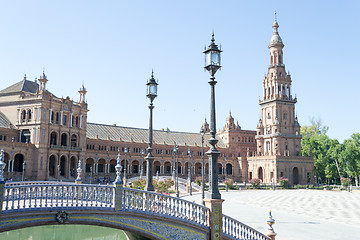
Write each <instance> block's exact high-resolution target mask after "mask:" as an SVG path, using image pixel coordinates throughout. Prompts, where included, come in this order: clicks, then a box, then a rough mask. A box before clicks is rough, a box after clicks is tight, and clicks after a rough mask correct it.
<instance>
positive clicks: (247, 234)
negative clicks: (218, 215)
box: [222, 214, 270, 240]
mask: <svg viewBox="0 0 360 240" xmlns="http://www.w3.org/2000/svg"><path fill="white" fill-rule="evenodd" d="M222 221H223V234H224V235H225V236H227V237H230V238H231V239H257V240H270V238H269V237H267V236H266V235H264V234H263V233H261V232H259V231H257V230H255V229H253V228H252V227H249V226H247V225H245V224H243V223H241V222H239V221H238V220H236V219H234V218H231V217H229V216H226V215H224V214H223V215H222Z"/></svg>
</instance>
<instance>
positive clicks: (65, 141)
mask: <svg viewBox="0 0 360 240" xmlns="http://www.w3.org/2000/svg"><path fill="white" fill-rule="evenodd" d="M61 146H67V135H66V133H63V134H61Z"/></svg>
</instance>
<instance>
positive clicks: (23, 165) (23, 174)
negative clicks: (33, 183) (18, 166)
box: [21, 161, 26, 181]
mask: <svg viewBox="0 0 360 240" xmlns="http://www.w3.org/2000/svg"><path fill="white" fill-rule="evenodd" d="M22 167H23V172H22V178H21V180H22V181H24V177H25V169H26V162H25V161H24V162H23V164H22Z"/></svg>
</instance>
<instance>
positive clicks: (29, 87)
mask: <svg viewBox="0 0 360 240" xmlns="http://www.w3.org/2000/svg"><path fill="white" fill-rule="evenodd" d="M38 89H39V84H37V83H36V82H33V81H29V80H26V79H24V80H21V81H20V82H18V83H15V84H14V85H11V86H10V87H7V88H5V89H3V90H1V91H0V94H6V93H16V92H29V93H36V91H37V90H38Z"/></svg>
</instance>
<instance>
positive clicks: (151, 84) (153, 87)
mask: <svg viewBox="0 0 360 240" xmlns="http://www.w3.org/2000/svg"><path fill="white" fill-rule="evenodd" d="M146 85H147V94H146V96H147V97H148V98H149V100H150V105H149V109H150V118H149V147H148V148H147V152H148V155H147V156H146V157H145V159H146V160H147V163H146V164H147V165H146V186H145V190H146V191H154V186H153V184H152V180H153V179H152V178H153V176H152V174H153V163H154V159H155V158H154V156H153V155H152V151H153V148H152V141H153V127H152V117H153V109H154V105H153V101H154V99H155V98H156V97H157V85H158V83H157V82H156V81H155V79H154V71H153V72H152V73H151V78H150V79H149V81H148V82H147V83H146Z"/></svg>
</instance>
